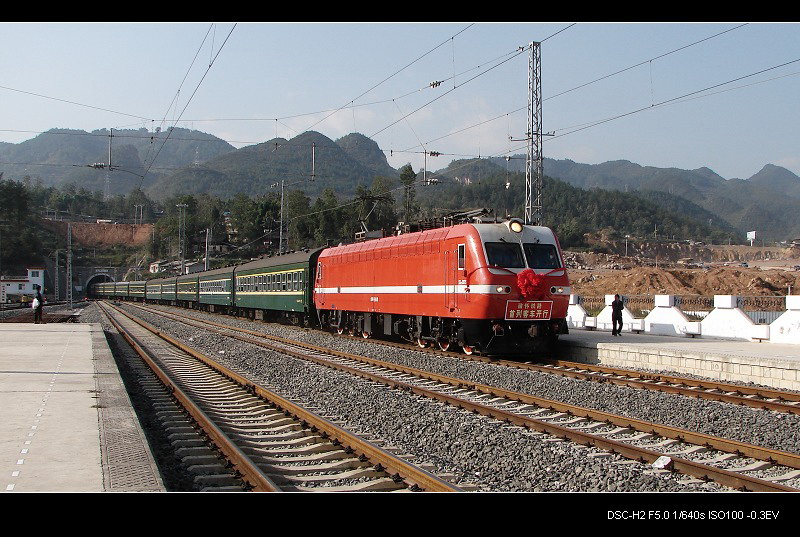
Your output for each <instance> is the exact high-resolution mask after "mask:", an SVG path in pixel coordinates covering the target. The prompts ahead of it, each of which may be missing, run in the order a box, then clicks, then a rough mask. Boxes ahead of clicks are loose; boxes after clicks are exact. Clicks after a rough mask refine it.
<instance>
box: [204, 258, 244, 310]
mask: <svg viewBox="0 0 800 537" xmlns="http://www.w3.org/2000/svg"><path fill="white" fill-rule="evenodd" d="M234 270H235V267H233V266H230V267H223V268H218V269H214V270H208V271H205V272H201V273H200V281H199V285H200V291H199V295H200V305H201V307H202V308H203V309H206V310H209V311H212V312H217V311H220V312H227V311H228V309H229V308H230V307H231V306H233V272H234Z"/></svg>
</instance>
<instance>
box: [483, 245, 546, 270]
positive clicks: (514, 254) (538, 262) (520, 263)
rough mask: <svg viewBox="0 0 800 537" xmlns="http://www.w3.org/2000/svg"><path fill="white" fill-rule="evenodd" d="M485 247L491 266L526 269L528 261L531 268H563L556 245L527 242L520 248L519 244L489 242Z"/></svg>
mask: <svg viewBox="0 0 800 537" xmlns="http://www.w3.org/2000/svg"><path fill="white" fill-rule="evenodd" d="M485 246H486V258H487V261H488V262H489V265H494V266H497V267H504V268H525V267H526V264H525V261H526V260H527V266H528V267H530V268H536V269H557V268H561V261H560V259H559V258H558V251H557V250H556V246H555V245H554V244H542V243H532V242H527V243H524V244H523V245H522V248H520V245H519V244H517V243H513V242H487V243H486V245H485ZM523 252H524V257H523Z"/></svg>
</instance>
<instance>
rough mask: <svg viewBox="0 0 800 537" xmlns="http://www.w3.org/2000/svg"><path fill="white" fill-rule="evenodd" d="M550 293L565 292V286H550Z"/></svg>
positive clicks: (558, 293) (559, 293)
mask: <svg viewBox="0 0 800 537" xmlns="http://www.w3.org/2000/svg"><path fill="white" fill-rule="evenodd" d="M550 293H552V294H554V295H561V294H564V288H563V287H551V288H550Z"/></svg>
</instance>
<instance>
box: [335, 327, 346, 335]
mask: <svg viewBox="0 0 800 537" xmlns="http://www.w3.org/2000/svg"><path fill="white" fill-rule="evenodd" d="M336 333H337V334H339V335H340V336H341V335H342V334H344V328H338V327H337V328H336Z"/></svg>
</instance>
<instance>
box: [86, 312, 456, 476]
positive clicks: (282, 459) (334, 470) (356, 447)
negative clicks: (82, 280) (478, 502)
mask: <svg viewBox="0 0 800 537" xmlns="http://www.w3.org/2000/svg"><path fill="white" fill-rule="evenodd" d="M101 308H102V310H103V311H104V312H105V313H106V314H107V315H108V317H109V319H110V321H111V322H112V324H114V326H115V327H116V328H117V329H118V330H119V331H120V333H121V334H122V335H123V337H125V339H126V340H128V342H129V343H130V344H131V346H132V347H133V348H134V349H136V351H137V353H138V354H139V355H140V356H141V357H142V358H143V359H144V360H145V361H146V362H147V363H148V365H149V366H150V367H151V369H153V370H154V372H155V374H156V375H157V376H158V377H159V379H160V380H161V381H162V382H163V383H165V384H166V385H167V386H169V389H170V390H171V391H172V393H173V394H174V396H175V397H176V399H177V400H178V401H179V402H180V403H181V405H182V406H183V407H184V408H185V409H186V410H187V412H188V413H189V414H190V415H191V416H192V417H193V419H194V420H195V422H196V423H197V424H198V425H199V426H200V427H201V428H202V429H203V431H204V432H205V434H206V435H207V437H208V438H209V439H210V440H211V441H212V442H213V443H214V445H215V446H216V447H217V449H218V450H219V451H220V452H221V453H222V454H224V457H225V459H226V460H227V463H226V465H227V466H228V467H230V468H232V469H233V470H234V471H235V474H236V475H237V476H238V477H240V479H241V481H242V482H243V483H244V485H243V488H244V489H246V490H256V491H359V490H373V491H398V490H412V491H416V490H424V491H458V490H460V489H459V488H458V487H455V486H454V485H452V484H451V483H449V482H447V481H445V480H443V479H441V478H439V477H437V476H435V475H433V474H431V473H429V472H427V471H426V470H424V469H422V468H419V467H416V466H414V465H412V464H410V463H409V462H407V461H405V460H404V459H402V458H400V457H398V456H397V455H396V454H394V453H391V452H390V451H388V450H386V449H383V448H381V447H378V446H376V445H374V444H373V443H371V442H368V441H367V440H365V439H363V438H360V437H358V436H357V435H355V434H353V433H351V432H348V431H346V430H344V429H343V428H341V427H339V426H337V425H336V424H334V423H332V422H330V421H328V420H327V419H325V418H323V417H320V416H318V415H316V414H315V413H313V412H310V411H309V410H307V409H304V408H303V407H302V406H301V405H299V404H298V403H296V402H293V401H290V400H288V399H285V398H283V397H281V396H279V395H278V394H275V393H272V392H270V391H269V390H267V389H265V388H263V387H261V386H258V385H256V384H254V383H252V382H250V381H248V380H247V379H244V378H243V377H241V376H240V375H238V374H237V373H235V372H233V371H231V370H229V369H227V368H225V367H223V366H221V365H219V364H217V363H215V362H214V361H212V360H210V359H209V358H208V357H206V356H204V355H202V354H200V353H198V352H196V351H194V350H192V349H190V348H188V347H186V346H185V345H183V344H181V343H179V342H178V341H176V340H174V339H173V338H171V337H169V336H168V335H166V334H163V333H159V331H158V330H156V329H154V328H153V327H151V326H149V325H148V324H147V323H145V322H143V321H141V320H139V319H135V318H133V317H132V316H130V315H128V314H127V313H124V312H122V311H121V310H119V309H117V308H110V307H108V306H105V305H104V306H101ZM216 465H217V466H219V463H216Z"/></svg>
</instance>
